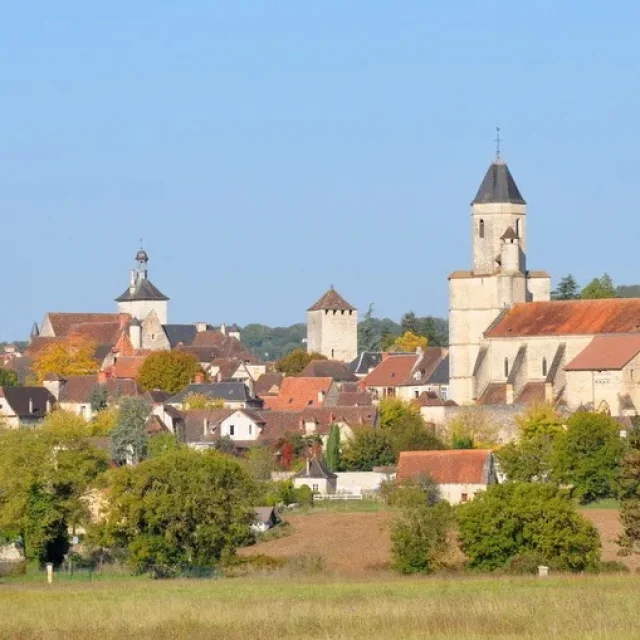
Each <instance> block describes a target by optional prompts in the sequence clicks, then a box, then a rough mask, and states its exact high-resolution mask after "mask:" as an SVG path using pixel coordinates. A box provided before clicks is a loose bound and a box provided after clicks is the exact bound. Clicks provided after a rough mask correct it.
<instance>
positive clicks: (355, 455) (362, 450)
mask: <svg viewBox="0 0 640 640" xmlns="http://www.w3.org/2000/svg"><path fill="white" fill-rule="evenodd" d="M395 461H396V454H395V452H394V450H393V445H392V443H391V440H390V439H389V436H388V435H387V434H386V433H385V432H383V431H382V430H380V429H375V430H371V431H369V430H364V429H362V430H358V431H356V432H355V433H354V434H353V437H352V438H351V439H350V440H349V441H348V442H347V444H346V445H345V447H344V451H343V452H342V467H343V468H344V469H345V471H373V468H374V467H387V466H389V465H392V464H394V463H395Z"/></svg>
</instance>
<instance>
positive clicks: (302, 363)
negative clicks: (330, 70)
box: [276, 349, 327, 376]
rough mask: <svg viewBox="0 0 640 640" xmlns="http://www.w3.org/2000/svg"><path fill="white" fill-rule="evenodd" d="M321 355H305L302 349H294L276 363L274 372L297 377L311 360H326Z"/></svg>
mask: <svg viewBox="0 0 640 640" xmlns="http://www.w3.org/2000/svg"><path fill="white" fill-rule="evenodd" d="M326 359H327V357H326V356H323V355H322V354H321V353H316V352H311V353H307V352H306V351H305V350H304V349H296V350H295V351H292V352H291V353H290V354H288V355H286V356H284V357H283V358H280V360H278V362H276V370H277V371H280V372H282V373H284V374H285V375H287V376H297V375H298V374H300V373H302V371H303V370H304V368H305V367H306V366H307V365H308V364H309V363H310V362H312V361H313V360H326Z"/></svg>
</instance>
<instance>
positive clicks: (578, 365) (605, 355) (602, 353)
mask: <svg viewBox="0 0 640 640" xmlns="http://www.w3.org/2000/svg"><path fill="white" fill-rule="evenodd" d="M638 353H640V334H629V335H626V336H625V335H616V336H596V337H595V338H594V339H593V340H592V341H591V342H590V343H589V344H588V345H587V346H586V347H585V348H584V349H583V350H582V351H581V352H580V353H579V354H578V355H577V356H576V357H575V358H574V359H573V360H572V361H571V362H570V363H569V364H568V365H567V366H566V367H565V371H606V370H614V371H617V370H620V369H622V368H623V367H624V366H625V365H626V364H627V363H628V362H629V361H631V360H632V359H633V358H634V357H635V356H637V355H638Z"/></svg>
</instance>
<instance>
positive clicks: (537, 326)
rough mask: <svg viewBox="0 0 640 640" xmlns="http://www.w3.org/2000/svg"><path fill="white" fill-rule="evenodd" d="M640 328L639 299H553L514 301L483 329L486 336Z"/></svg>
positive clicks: (631, 330) (556, 333) (518, 335)
mask: <svg viewBox="0 0 640 640" xmlns="http://www.w3.org/2000/svg"><path fill="white" fill-rule="evenodd" d="M636 332H640V299H635V298H613V299H605V300H555V301H551V302H524V303H520V304H516V305H514V306H513V307H511V309H509V310H508V311H506V313H505V314H504V315H503V316H502V317H500V318H498V320H497V321H496V322H495V323H494V324H493V325H492V326H491V327H490V328H489V330H488V331H487V332H486V334H485V335H486V336H487V337H488V338H509V337H522V336H563V335H590V334H599V333H636Z"/></svg>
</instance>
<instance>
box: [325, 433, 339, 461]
mask: <svg viewBox="0 0 640 640" xmlns="http://www.w3.org/2000/svg"><path fill="white" fill-rule="evenodd" d="M326 457H327V467H328V468H329V471H338V470H339V469H340V427H339V426H338V425H337V424H332V425H331V429H329V437H328V438H327V456H326Z"/></svg>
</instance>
